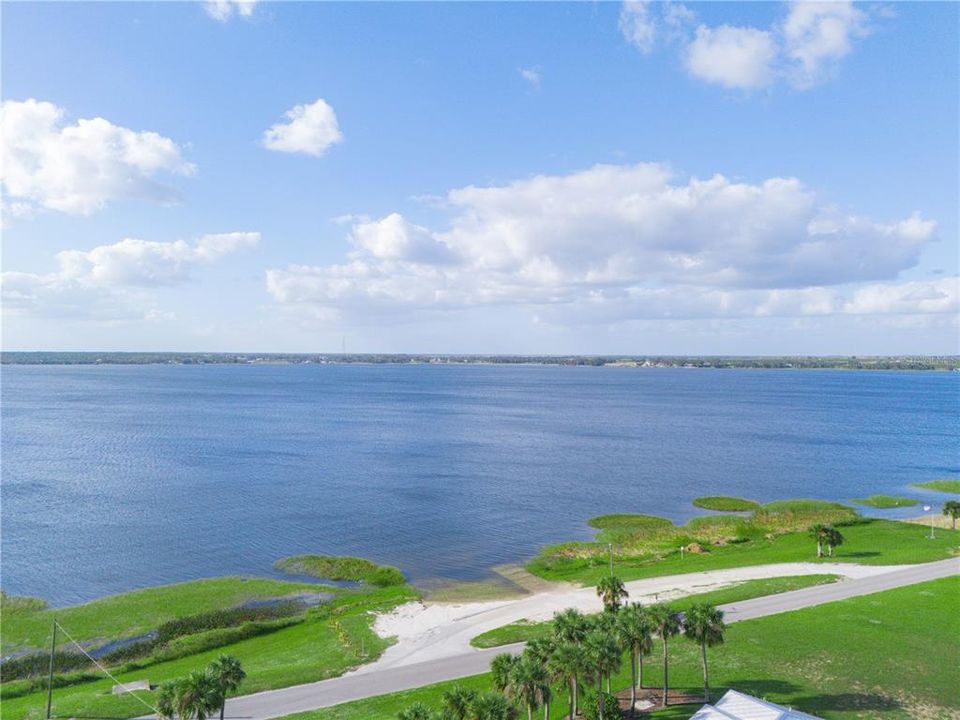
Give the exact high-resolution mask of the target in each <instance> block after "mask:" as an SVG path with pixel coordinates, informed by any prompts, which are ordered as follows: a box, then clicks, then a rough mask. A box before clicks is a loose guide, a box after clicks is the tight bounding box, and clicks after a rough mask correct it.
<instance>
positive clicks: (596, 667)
mask: <svg viewBox="0 0 960 720" xmlns="http://www.w3.org/2000/svg"><path fill="white" fill-rule="evenodd" d="M583 647H584V649H585V650H586V653H587V657H588V658H589V659H590V664H591V665H592V666H593V672H594V673H595V678H596V681H597V699H598V708H599V716H600V720H603V681H604V679H606V681H607V692H610V676H611V675H613V673H615V672H617V670H619V669H620V663H622V662H623V648H621V647H620V644H619V643H618V642H617V639H616V638H615V637H613V635H611V634H609V633H604V632H597V631H594V632H591V633H590V634H589V635H587V639H586V640H584V641H583Z"/></svg>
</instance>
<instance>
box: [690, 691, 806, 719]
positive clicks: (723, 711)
mask: <svg viewBox="0 0 960 720" xmlns="http://www.w3.org/2000/svg"><path fill="white" fill-rule="evenodd" d="M690 720H821V718H818V717H815V716H813V715H807V714H806V713H802V712H800V711H798V710H791V709H790V708H786V707H783V705H777V704H776V703H772V702H768V701H766V700H761V699H760V698H755V697H753V696H752V695H745V694H744V693H741V692H737V691H736V690H728V691H727V694H726V695H724V696H723V697H722V698H720V699H719V700H717V702H716V703H715V704H713V705H704V706H703V707H702V708H700V709H699V710H698V711H697V713H696V714H695V715H694V716H693V717H691V718H690Z"/></svg>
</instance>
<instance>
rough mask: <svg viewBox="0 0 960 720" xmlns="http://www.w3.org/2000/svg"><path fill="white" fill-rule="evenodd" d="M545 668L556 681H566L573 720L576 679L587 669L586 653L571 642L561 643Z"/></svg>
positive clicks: (575, 706) (575, 708)
mask: <svg viewBox="0 0 960 720" xmlns="http://www.w3.org/2000/svg"><path fill="white" fill-rule="evenodd" d="M547 669H548V670H549V671H550V674H551V675H552V676H553V677H554V678H555V679H556V680H557V681H562V682H564V683H566V685H567V688H568V693H569V701H570V720H573V717H574V715H576V713H577V690H578V679H579V678H580V677H582V676H583V674H584V673H585V672H587V671H588V667H587V657H586V653H585V652H584V650H583V648H582V647H581V646H580V645H576V644H574V643H572V642H565V643H561V644H560V645H557V647H556V648H555V649H554V652H553V654H552V655H551V656H550V660H549V661H548V663H547Z"/></svg>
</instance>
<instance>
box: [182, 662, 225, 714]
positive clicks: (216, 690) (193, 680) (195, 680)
mask: <svg viewBox="0 0 960 720" xmlns="http://www.w3.org/2000/svg"><path fill="white" fill-rule="evenodd" d="M174 698H175V699H174V707H175V708H176V710H177V715H179V716H180V717H181V718H184V719H185V718H196V720H207V718H208V717H209V716H210V713H213V712H216V711H217V710H218V709H219V708H220V687H219V686H218V685H217V682H216V680H214V678H213V676H212V675H211V674H210V673H209V672H192V673H190V674H189V675H188V676H187V677H186V678H184V679H183V680H180V681H178V682H177V684H176V691H175V694H174Z"/></svg>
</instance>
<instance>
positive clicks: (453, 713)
mask: <svg viewBox="0 0 960 720" xmlns="http://www.w3.org/2000/svg"><path fill="white" fill-rule="evenodd" d="M476 699H477V691H476V690H468V689H467V688H465V687H463V686H461V685H455V686H454V687H453V688H451V689H450V690H444V692H443V697H442V702H443V718H444V720H467V718H469V717H470V709H471V707H472V706H473V703H474V701H475V700H476Z"/></svg>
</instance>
